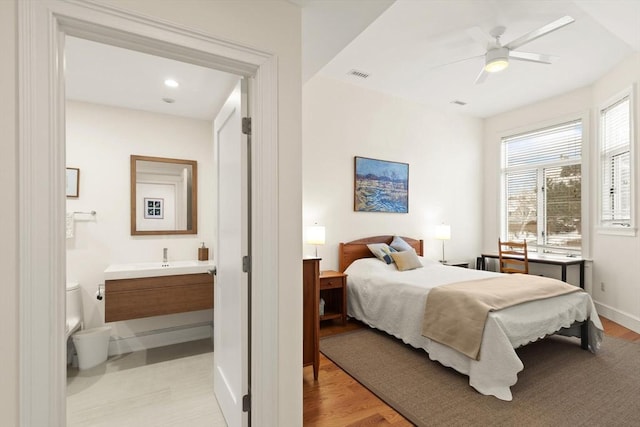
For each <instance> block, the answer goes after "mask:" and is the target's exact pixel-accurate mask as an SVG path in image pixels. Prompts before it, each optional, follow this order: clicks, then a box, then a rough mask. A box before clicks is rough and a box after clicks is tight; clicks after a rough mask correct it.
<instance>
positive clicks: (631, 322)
mask: <svg viewBox="0 0 640 427" xmlns="http://www.w3.org/2000/svg"><path fill="white" fill-rule="evenodd" d="M594 304H595V306H596V310H598V314H599V315H601V316H604V317H606V318H607V319H609V320H612V321H614V322H616V323H618V324H620V325H622V326H624V327H625V328H629V329H631V330H632V331H634V332H637V333H639V334H640V319H638V318H637V317H635V316H633V315H631V314H629V313H625V312H624V311H620V310H617V309H615V308H613V307H610V306H608V305H606V304H602V303H599V302H596V301H594Z"/></svg>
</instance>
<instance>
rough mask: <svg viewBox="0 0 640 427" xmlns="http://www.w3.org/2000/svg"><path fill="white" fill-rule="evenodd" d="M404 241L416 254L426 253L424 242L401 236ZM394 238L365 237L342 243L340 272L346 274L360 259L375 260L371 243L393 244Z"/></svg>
mask: <svg viewBox="0 0 640 427" xmlns="http://www.w3.org/2000/svg"><path fill="white" fill-rule="evenodd" d="M401 237H402V239H403V240H404V241H405V242H407V243H408V244H410V245H411V246H412V247H413V248H414V249H415V250H416V253H417V254H418V255H420V256H422V254H423V251H424V241H423V240H417V239H412V238H410V237H404V236H401ZM392 241H393V236H375V237H365V238H364V239H358V240H354V241H352V242H347V243H340V254H339V256H340V258H339V262H340V271H341V272H344V271H345V270H346V269H347V267H349V266H350V265H351V263H352V262H353V261H355V260H357V259H360V258H373V254H372V253H371V251H370V250H369V248H368V247H367V245H368V244H369V243H386V244H387V245H388V244H391V242H392Z"/></svg>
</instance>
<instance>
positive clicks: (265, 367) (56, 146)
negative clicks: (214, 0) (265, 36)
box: [18, 2, 278, 425]
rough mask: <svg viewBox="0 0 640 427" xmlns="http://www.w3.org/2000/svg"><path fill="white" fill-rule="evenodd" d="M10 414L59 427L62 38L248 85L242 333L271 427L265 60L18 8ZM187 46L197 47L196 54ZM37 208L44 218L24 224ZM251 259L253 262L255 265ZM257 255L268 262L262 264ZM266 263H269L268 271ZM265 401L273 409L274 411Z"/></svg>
mask: <svg viewBox="0 0 640 427" xmlns="http://www.w3.org/2000/svg"><path fill="white" fill-rule="evenodd" d="M19 16H20V19H19V22H20V34H21V37H20V40H19V46H18V50H19V52H20V57H21V58H22V61H21V63H20V75H21V76H22V77H23V78H22V79H21V82H20V97H19V99H20V108H21V111H22V112H24V114H21V116H20V124H19V128H20V146H21V152H22V155H21V156H20V158H21V160H20V170H21V171H22V172H21V177H20V183H21V193H20V199H21V204H20V207H19V209H20V212H21V216H22V218H23V221H22V222H21V224H20V230H19V236H20V240H21V256H20V267H19V269H20V289H21V294H20V312H21V323H20V354H21V361H22V363H21V368H20V388H21V399H20V402H21V403H20V405H21V406H20V412H21V415H20V417H21V420H22V422H23V423H24V424H25V425H51V424H54V425H63V424H64V419H65V411H64V396H65V393H64V388H65V387H64V385H65V382H64V373H63V372H64V366H65V362H66V361H65V357H64V354H65V349H64V348H63V345H62V341H63V339H61V338H60V339H48V337H62V336H63V335H64V283H65V281H66V275H65V267H64V265H65V253H64V252H65V236H64V227H63V224H64V217H65V206H64V205H65V203H64V199H63V198H62V197H59V195H62V194H64V168H65V159H64V99H63V98H62V94H64V86H63V78H62V76H63V73H62V67H61V66H62V64H63V61H62V60H63V57H62V53H63V43H64V37H65V35H71V36H76V37H82V38H87V39H91V40H95V41H102V42H107V43H109V44H114V45H118V46H120V47H128V48H134V49H135V50H140V51H143V52H146V53H162V56H166V57H170V58H173V59H181V60H186V59H188V60H190V62H193V63H197V64H199V65H204V66H211V67H213V68H221V69H224V70H225V71H231V72H234V73H236V74H239V75H246V76H251V75H254V76H255V81H256V83H255V84H256V91H255V92H254V93H255V94H256V95H255V97H254V98H252V99H251V101H250V102H251V104H252V105H253V106H254V108H253V111H254V115H253V117H254V119H255V120H256V122H257V123H259V124H260V125H259V126H256V128H257V130H256V133H255V135H254V140H255V141H256V142H258V141H259V144H256V149H254V157H253V165H254V166H255V169H256V171H258V172H257V173H256V175H254V177H253V180H254V181H259V182H260V183H261V185H260V186H258V187H256V189H255V191H254V193H253V198H254V201H253V203H252V208H251V209H252V217H253V218H260V219H261V222H256V223H255V224H253V230H254V234H253V236H254V237H253V246H252V254H251V255H252V258H253V260H254V262H253V263H252V269H253V270H252V271H253V273H254V276H255V277H256V278H259V279H256V280H259V282H260V283H256V284H257V285H258V284H259V285H260V286H255V287H254V288H253V290H252V293H253V295H252V299H253V300H254V301H260V307H259V309H257V308H253V309H252V311H253V313H252V314H253V316H252V324H251V328H252V330H253V331H254V336H260V337H261V342H260V345H257V346H256V345H254V346H253V357H252V367H255V366H256V365H259V366H260V367H261V369H254V372H255V375H254V379H253V381H252V393H253V396H254V398H253V399H252V412H253V413H254V415H255V416H259V417H260V419H261V420H264V421H265V422H267V423H269V422H270V420H271V421H272V422H271V424H274V425H276V424H278V422H277V420H278V415H277V413H274V412H275V411H273V410H272V409H271V408H272V405H274V404H275V406H276V407H278V402H277V400H278V393H277V392H275V390H277V384H278V366H277V357H276V358H274V354H275V355H277V348H278V340H277V331H278V323H277V319H278V317H277V311H276V310H277V304H276V303H275V301H277V298H278V280H277V279H278V276H277V265H278V262H277V258H278V255H277V254H278V234H277V229H273V228H270V227H267V226H265V225H264V224H273V223H276V222H277V218H278V210H277V203H276V202H275V201H276V199H277V198H276V197H275V190H274V189H276V188H277V183H278V179H277V167H276V166H277V165H276V163H275V162H273V161H272V159H273V158H274V156H275V153H277V129H278V126H277V111H278V108H277V89H276V88H277V84H276V80H277V65H276V61H275V59H274V58H273V56H272V55H270V54H266V53H262V52H260V51H257V50H255V49H247V48H245V47H244V46H242V45H237V44H234V43H230V42H228V41H226V40H217V39H215V38H211V37H206V36H203V35H202V34H197V35H196V34H193V33H190V32H189V31H185V30H181V29H180V28H176V27H172V26H169V25H167V24H165V23H163V22H156V21H153V20H151V19H149V18H148V17H143V16H134V15H132V14H130V15H127V16H124V15H123V14H121V13H120V12H119V11H118V10H110V9H109V8H108V7H106V6H103V7H100V8H95V7H92V5H91V4H89V5H84V4H79V3H66V2H20V3H19ZM193 46H198V48H197V49H195V48H193ZM32 206H38V207H39V210H40V211H45V212H47V215H46V216H36V215H33V210H32V208H31V207H32ZM255 254H259V255H258V256H256V255H255ZM261 254H269V260H268V261H269V262H263V259H262V256H263V255H261ZM274 261H275V262H274ZM274 399H275V401H274Z"/></svg>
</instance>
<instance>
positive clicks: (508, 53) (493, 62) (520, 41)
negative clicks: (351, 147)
mask: <svg viewBox="0 0 640 427" xmlns="http://www.w3.org/2000/svg"><path fill="white" fill-rule="evenodd" d="M574 21H575V20H574V19H573V18H572V17H570V16H563V17H562V18H560V19H557V20H555V21H553V22H551V23H549V24H547V25H544V26H542V27H540V28H538V29H536V30H533V31H531V32H529V33H527V34H525V35H523V36H521V37H519V38H517V39H515V40H513V41H511V42H509V43H507V44H505V45H502V44H501V43H500V37H501V36H502V34H504V31H505V27H503V26H499V27H495V28H494V29H493V30H491V32H490V33H489V34H486V33H484V32H483V31H482V30H481V29H480V28H478V27H475V28H471V29H470V30H469V31H468V33H469V35H470V36H471V37H473V38H474V39H475V40H477V41H479V42H480V43H483V44H484V43H486V46H487V52H486V53H485V54H484V55H479V56H484V58H485V62H484V65H483V67H482V70H481V71H480V74H478V77H477V78H476V81H475V83H476V84H480V83H482V82H484V81H485V80H486V78H487V76H488V75H489V73H495V72H498V71H502V70H504V69H505V68H507V67H508V66H509V60H510V59H515V60H518V61H529V62H537V63H540V64H551V62H552V61H553V60H554V59H555V57H554V56H552V55H546V54H542V53H530V52H521V51H517V50H515V49H517V48H519V47H520V46H522V45H524V44H526V43H529V42H532V41H533V40H535V39H537V38H539V37H542V36H544V35H546V34H549V33H551V32H553V31H555V30H558V29H560V28H562V27H564V26H566V25H569V24H571V23H572V22H574ZM477 57H478V56H474V57H473V58H477ZM466 59H471V58H466ZM456 62H459V61H456Z"/></svg>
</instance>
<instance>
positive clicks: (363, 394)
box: [303, 317, 640, 427]
mask: <svg viewBox="0 0 640 427" xmlns="http://www.w3.org/2000/svg"><path fill="white" fill-rule="evenodd" d="M600 319H601V320H602V324H603V325H604V330H605V334H606V335H608V336H612V337H617V338H622V339H625V340H628V341H634V342H640V334H637V333H635V332H633V331H631V330H629V329H627V328H625V327H624V326H621V325H618V324H617V323H614V322H612V321H610V320H608V319H605V318H603V317H601V318H600ZM362 327H364V326H363V325H362V324H360V323H359V322H357V321H353V320H349V321H348V322H347V325H346V326H338V325H334V324H330V323H329V324H323V325H322V327H321V328H320V336H321V337H323V336H329V335H334V334H339V333H345V332H348V331H351V330H355V329H359V328H362ZM303 375H304V377H303V378H304V383H303V405H304V425H305V426H323V427H347V426H350V427H355V426H412V425H413V424H411V423H410V422H409V421H407V420H406V419H405V418H404V417H402V415H400V414H398V413H397V412H396V411H394V410H393V409H392V408H391V407H390V406H387V405H386V404H385V403H384V402H383V401H382V400H380V399H378V398H377V397H376V396H375V395H374V394H373V393H371V392H370V391H369V390H367V389H366V388H365V387H363V386H362V385H360V383H358V382H357V381H356V380H354V379H353V378H351V377H350V376H349V375H348V374H346V373H345V372H344V371H342V370H341V369H340V368H338V367H337V366H336V365H335V364H333V362H331V361H330V360H329V359H327V358H326V357H324V356H323V355H322V353H321V354H320V371H319V374H318V381H314V380H313V369H312V367H306V368H304V374H303Z"/></svg>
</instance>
